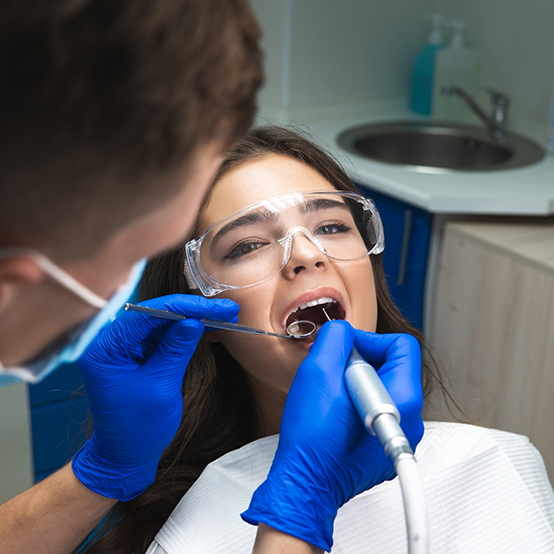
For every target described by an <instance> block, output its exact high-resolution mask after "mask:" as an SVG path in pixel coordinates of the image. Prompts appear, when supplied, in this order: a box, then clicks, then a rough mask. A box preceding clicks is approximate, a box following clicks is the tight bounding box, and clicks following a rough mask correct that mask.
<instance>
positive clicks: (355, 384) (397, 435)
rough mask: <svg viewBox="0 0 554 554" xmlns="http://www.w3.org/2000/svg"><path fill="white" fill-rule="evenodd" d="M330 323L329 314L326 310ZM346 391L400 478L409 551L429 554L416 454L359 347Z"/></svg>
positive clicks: (352, 357) (350, 360) (348, 369)
mask: <svg viewBox="0 0 554 554" xmlns="http://www.w3.org/2000/svg"><path fill="white" fill-rule="evenodd" d="M322 310H323V313H324V314H325V316H326V317H327V319H328V320H329V321H331V318H330V317H329V314H328V313H327V311H326V310H325V308H322ZM344 381H345V384H346V389H347V390H348V393H349V395H350V398H351V399H352V402H353V404H354V406H355V407H356V410H357V412H358V414H359V416H360V418H361V419H362V421H363V423H364V426H365V428H366V429H367V430H368V431H369V432H370V433H371V434H372V435H376V436H377V438H378V439H379V441H380V443H381V445H382V446H383V449H384V451H385V454H386V455H387V457H388V458H389V460H390V461H391V462H392V464H393V466H394V469H395V470H396V473H397V474H398V477H399V479H400V484H401V487H402V496H403V499H404V511H405V514H406V526H407V531H408V552H409V553H410V554H426V553H427V552H428V549H429V536H428V524H427V511H426V508H425V496H424V492H423V485H422V483H421V477H420V475H419V472H418V469H417V465H416V461H415V458H414V453H413V451H412V448H411V447H410V443H409V442H408V439H407V438H406V435H404V432H403V431H402V428H401V427H400V413H399V411H398V408H397V407H396V405H395V404H394V401H393V400H392V398H391V397H390V395H389V393H388V391H387V389H386V388H385V385H383V382H382V381H381V379H380V378H379V376H378V375H377V372H376V371H375V369H374V368H373V367H372V366H371V365H370V364H369V363H368V362H367V361H366V360H365V359H364V358H363V357H362V356H361V355H360V353H359V352H358V350H357V349H356V347H353V348H352V352H351V353H350V356H349V357H348V361H347V362H346V370H345V372H344Z"/></svg>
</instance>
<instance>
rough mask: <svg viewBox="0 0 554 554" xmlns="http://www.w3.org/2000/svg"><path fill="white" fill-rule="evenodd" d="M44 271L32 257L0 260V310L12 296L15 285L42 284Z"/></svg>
mask: <svg viewBox="0 0 554 554" xmlns="http://www.w3.org/2000/svg"><path fill="white" fill-rule="evenodd" d="M44 278H45V274H44V271H43V269H42V268H41V267H40V266H39V265H38V263H37V262H36V261H35V260H33V258H32V257H30V256H14V257H12V258H3V259H2V258H0V309H1V307H2V306H3V305H4V304H5V302H6V301H7V299H8V298H9V297H10V296H11V292H12V291H13V287H14V285H25V284H34V283H40V282H41V281H42V280H43V279H44Z"/></svg>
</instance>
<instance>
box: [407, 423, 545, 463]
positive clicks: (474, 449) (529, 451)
mask: <svg viewBox="0 0 554 554" xmlns="http://www.w3.org/2000/svg"><path fill="white" fill-rule="evenodd" d="M491 448H497V449H500V450H502V452H503V453H504V454H505V455H506V456H507V457H508V458H510V460H511V461H512V462H513V463H514V464H516V465H521V464H522V463H525V462H533V463H534V462H536V461H537V460H540V462H541V464H542V465H543V466H544V464H543V463H542V457H541V455H540V453H539V451H538V450H537V449H536V448H535V447H534V446H533V444H532V443H531V441H530V440H529V439H528V438H527V437H526V436H524V435H519V434H516V433H511V432H509V431H501V430H499V429H491V428H488V427H480V426H478V425H470V424H467V423H454V422H442V421H440V422H439V421H427V422H425V434H424V436H423V439H422V441H421V443H420V445H419V446H418V447H417V450H416V457H424V456H428V455H429V454H430V453H431V452H432V454H433V456H434V457H435V459H437V456H438V459H441V458H442V456H441V455H442V454H444V456H446V457H447V458H448V459H453V458H465V457H468V456H474V455H475V454H476V453H478V452H480V451H483V450H489V449H491Z"/></svg>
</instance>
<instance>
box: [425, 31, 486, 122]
mask: <svg viewBox="0 0 554 554" xmlns="http://www.w3.org/2000/svg"><path fill="white" fill-rule="evenodd" d="M444 23H445V25H449V26H451V27H453V28H454V33H453V35H452V42H451V44H450V46H449V47H448V48H444V49H443V50H441V51H440V52H437V56H436V60H435V77H434V84H433V117H434V118H435V119H441V120H445V121H459V122H464V121H468V120H470V119H471V118H472V112H471V110H469V109H468V107H467V106H465V105H464V104H463V103H462V102H460V100H459V99H458V98H447V97H445V96H443V94H442V87H443V86H444V85H450V86H452V87H457V88H461V89H463V90H464V91H465V92H467V93H468V94H469V95H470V96H472V97H474V96H475V92H476V88H477V55H476V54H475V51H474V50H472V49H470V48H468V47H467V46H466V44H465V40H464V34H463V32H464V29H465V22H464V21H445V22H444Z"/></svg>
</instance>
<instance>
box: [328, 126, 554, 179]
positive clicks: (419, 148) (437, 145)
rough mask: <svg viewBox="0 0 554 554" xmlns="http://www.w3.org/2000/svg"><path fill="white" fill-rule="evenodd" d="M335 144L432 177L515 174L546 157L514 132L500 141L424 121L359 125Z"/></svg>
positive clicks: (484, 133) (472, 130) (486, 133)
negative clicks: (461, 173)
mask: <svg viewBox="0 0 554 554" xmlns="http://www.w3.org/2000/svg"><path fill="white" fill-rule="evenodd" d="M337 142H338V144H339V145H340V146H341V147H342V148H344V149H345V150H347V151H349V152H352V153H354V154H358V155H360V156H364V157H366V158H369V159H372V160H375V161H378V162H384V163H388V164H397V165H404V166H408V167H407V168H408V169H414V170H419V171H430V172H432V171H433V169H435V170H437V169H442V170H443V171H446V170H455V171H498V170H504V169H515V168H518V167H525V166H528V165H531V164H534V163H537V162H539V161H540V160H541V159H542V158H543V157H544V155H545V151H544V149H543V148H541V147H540V146H539V145H538V144H536V143H534V142H532V141H530V140H528V139H526V138H524V137H522V136H519V135H515V134H512V133H505V135H504V139H503V140H502V141H500V140H498V139H496V138H495V137H493V136H492V134H491V133H490V132H489V130H488V129H482V128H479V127H474V126H470V125H456V124H448V123H435V122H425V121H423V122H422V121H400V122H393V123H379V124H369V125H361V126H359V127H353V128H350V129H347V130H346V131H344V132H343V133H341V134H340V135H339V137H338V139H337Z"/></svg>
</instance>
